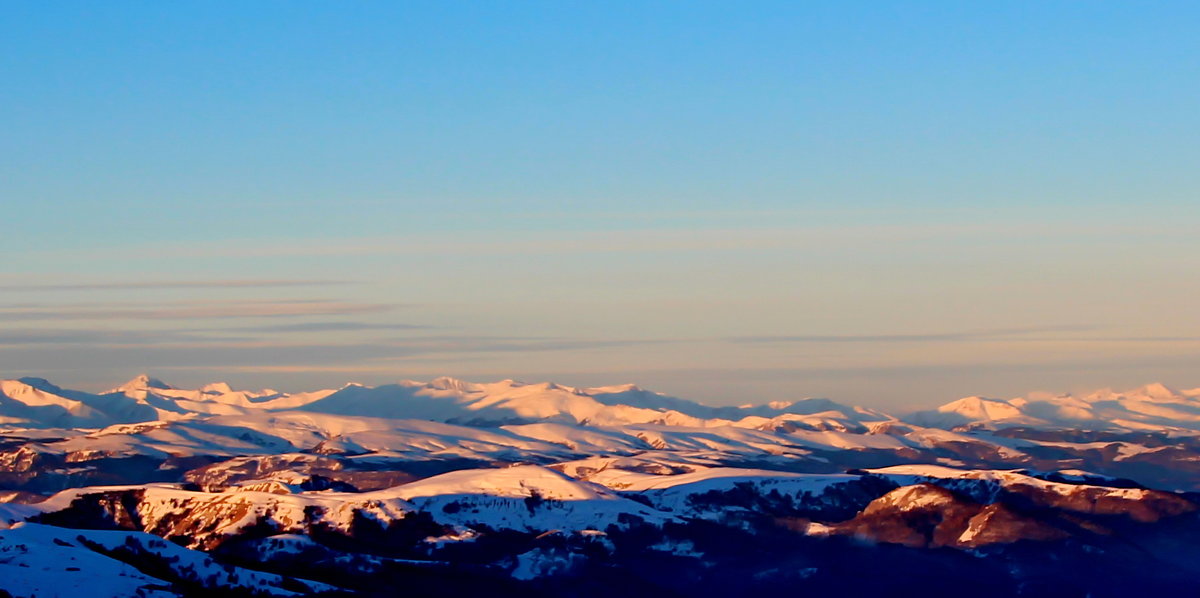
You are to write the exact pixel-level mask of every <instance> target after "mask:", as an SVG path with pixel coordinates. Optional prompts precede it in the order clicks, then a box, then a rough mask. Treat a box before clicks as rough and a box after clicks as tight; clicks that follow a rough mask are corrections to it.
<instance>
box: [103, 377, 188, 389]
mask: <svg viewBox="0 0 1200 598" xmlns="http://www.w3.org/2000/svg"><path fill="white" fill-rule="evenodd" d="M172 388H175V387H174V386H171V385H170V384H167V383H166V382H163V381H162V380H159V379H158V378H152V377H150V375H148V374H140V375H138V376H137V377H136V378H133V379H132V380H130V381H128V382H126V383H124V384H122V385H120V386H118V387H116V388H114V389H112V390H110V391H108V392H106V393H104V394H114V393H123V392H127V391H132V390H149V389H155V390H170V389H172Z"/></svg>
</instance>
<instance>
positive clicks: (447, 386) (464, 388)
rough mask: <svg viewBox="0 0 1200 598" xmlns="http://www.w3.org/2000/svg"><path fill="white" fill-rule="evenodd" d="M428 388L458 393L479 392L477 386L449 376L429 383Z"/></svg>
mask: <svg viewBox="0 0 1200 598" xmlns="http://www.w3.org/2000/svg"><path fill="white" fill-rule="evenodd" d="M429 386H430V387H431V388H435V389H437V390H457V391H459V392H475V391H477V390H479V385H478V384H475V383H473V382H467V381H466V380H459V379H458V378H451V377H450V376H441V377H438V378H434V379H433V380H430V381H429Z"/></svg>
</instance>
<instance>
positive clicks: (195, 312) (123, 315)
mask: <svg viewBox="0 0 1200 598" xmlns="http://www.w3.org/2000/svg"><path fill="white" fill-rule="evenodd" d="M396 307H398V306H397V305H395V304H383V303H354V302H346V301H324V300H303V301H210V302H191V303H173V304H165V305H163V304H158V305H154V304H89V305H54V306H41V305H31V304H18V305H12V304H10V305H0V321H10V322H11V321H46V320H56V321H62V320H193V319H224V318H289V317H302V316H337V315H355V314H366V313H379V312H385V311H389V310H392V309H395V308H396Z"/></svg>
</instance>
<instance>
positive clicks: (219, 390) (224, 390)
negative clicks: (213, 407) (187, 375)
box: [198, 382, 233, 394]
mask: <svg viewBox="0 0 1200 598" xmlns="http://www.w3.org/2000/svg"><path fill="white" fill-rule="evenodd" d="M198 390H199V391H200V392H203V393H215V394H229V393H231V392H233V387H231V386H229V383H228V382H213V383H212V384H205V385H204V386H201V387H200V388H199V389H198Z"/></svg>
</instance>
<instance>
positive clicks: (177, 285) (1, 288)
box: [0, 279, 357, 293]
mask: <svg viewBox="0 0 1200 598" xmlns="http://www.w3.org/2000/svg"><path fill="white" fill-rule="evenodd" d="M349 284H357V283H356V282H354V281H349V280H283V279H280V280H160V281H129V282H86V283H59V284H24V285H11V284H6V285H0V292H4V293H22V292H46V291H123V290H151V289H265V288H280V287H316V286H339V285H349Z"/></svg>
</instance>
